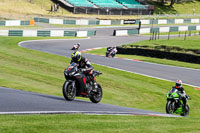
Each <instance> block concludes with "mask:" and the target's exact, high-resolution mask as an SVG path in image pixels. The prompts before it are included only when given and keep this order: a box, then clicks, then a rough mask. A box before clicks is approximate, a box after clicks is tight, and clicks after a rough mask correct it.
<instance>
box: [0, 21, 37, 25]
mask: <svg viewBox="0 0 200 133" xmlns="http://www.w3.org/2000/svg"><path fill="white" fill-rule="evenodd" d="M34 23H35V22H34V20H29V21H25V20H6V21H0V26H26V25H34Z"/></svg>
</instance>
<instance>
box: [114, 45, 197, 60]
mask: <svg viewBox="0 0 200 133" xmlns="http://www.w3.org/2000/svg"><path fill="white" fill-rule="evenodd" d="M117 53H118V54H126V55H140V56H148V57H154V58H161V59H170V60H178V61H184V62H190V63H197V64H200V55H194V54H188V53H177V52H167V51H161V50H155V49H142V48H121V47H118V48H117Z"/></svg>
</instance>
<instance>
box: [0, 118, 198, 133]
mask: <svg viewBox="0 0 200 133" xmlns="http://www.w3.org/2000/svg"><path fill="white" fill-rule="evenodd" d="M199 123H200V120H199V118H198V117H197V118H193V119H190V118H164V117H151V116H110V115H107V116H95V115H31V116H30V115H24V116H21V115H16V116H12V115H4V116H2V115H1V116H0V124H1V126H0V130H1V133H25V132H29V133H34V132H42V133H55V132H57V133H66V132H69V133H94V132H95V133H105V132H106V133H119V132H120V133H121V132H123V133H124V132H134V133H161V132H162V133H169V132H174V131H176V133H188V132H191V133H198V132H199V130H200V127H199Z"/></svg>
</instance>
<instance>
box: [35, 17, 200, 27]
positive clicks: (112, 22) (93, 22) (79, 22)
mask: <svg viewBox="0 0 200 133" xmlns="http://www.w3.org/2000/svg"><path fill="white" fill-rule="evenodd" d="M34 20H35V22H42V23H50V24H73V25H123V24H124V22H126V21H134V23H131V24H139V22H141V24H184V23H192V24H198V23H200V19H199V18H195V19H188V18H186V19H130V20H86V19H74V20H63V19H54V18H34Z"/></svg>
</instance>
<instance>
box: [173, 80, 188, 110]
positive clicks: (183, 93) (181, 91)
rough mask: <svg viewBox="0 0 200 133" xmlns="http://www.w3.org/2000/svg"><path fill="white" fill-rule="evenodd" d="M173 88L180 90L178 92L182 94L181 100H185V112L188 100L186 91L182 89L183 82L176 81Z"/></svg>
mask: <svg viewBox="0 0 200 133" xmlns="http://www.w3.org/2000/svg"><path fill="white" fill-rule="evenodd" d="M173 88H176V89H178V91H179V92H180V94H179V96H180V97H179V98H180V99H182V100H183V110H184V109H185V107H186V102H187V100H186V93H185V90H184V88H183V87H182V81H181V80H177V81H176V85H175V86H173Z"/></svg>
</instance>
